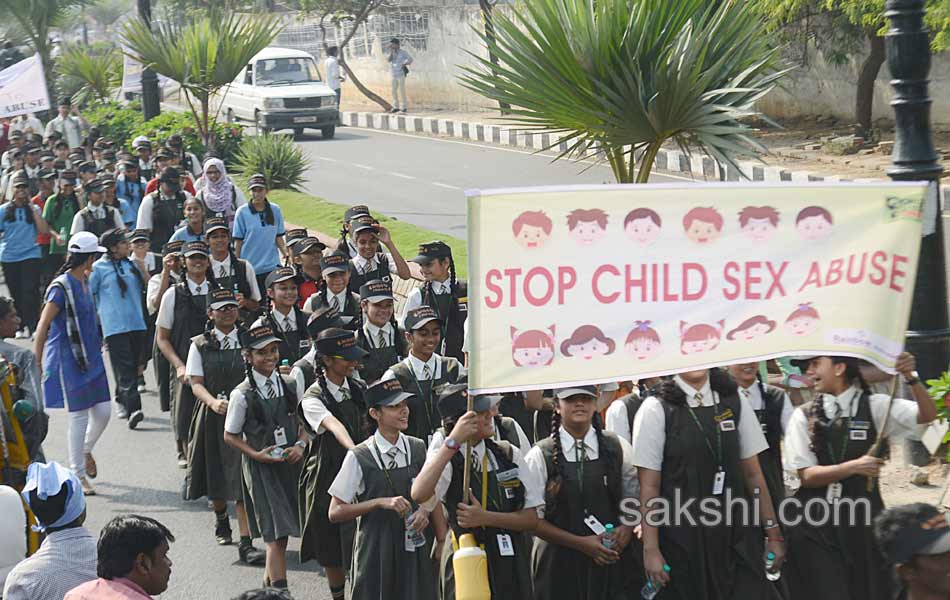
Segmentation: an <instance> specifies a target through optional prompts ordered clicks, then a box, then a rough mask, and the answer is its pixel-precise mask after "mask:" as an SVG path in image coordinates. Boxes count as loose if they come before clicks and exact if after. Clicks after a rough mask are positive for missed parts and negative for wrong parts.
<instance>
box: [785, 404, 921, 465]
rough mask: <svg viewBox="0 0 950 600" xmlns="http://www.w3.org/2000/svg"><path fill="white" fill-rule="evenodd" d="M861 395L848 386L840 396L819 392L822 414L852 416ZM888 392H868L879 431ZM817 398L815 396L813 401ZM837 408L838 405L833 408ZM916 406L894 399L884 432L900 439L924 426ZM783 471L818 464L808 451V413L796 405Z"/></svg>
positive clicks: (787, 432) (809, 442) (856, 409)
mask: <svg viewBox="0 0 950 600" xmlns="http://www.w3.org/2000/svg"><path fill="white" fill-rule="evenodd" d="M860 397H861V390H860V388H858V387H856V386H854V387H850V388H848V389H847V390H845V392H844V393H843V394H841V395H840V396H832V395H831V394H822V396H821V402H822V408H824V411H825V416H826V417H828V418H829V419H832V418H834V417H835V414H836V413H837V414H840V415H841V416H844V417H849V416H850V417H853V416H855V415H856V414H857V411H858V404H859V402H858V399H859V398H860ZM889 398H890V396H889V395H888V394H871V396H870V403H871V418H872V419H874V427H875V428H876V429H877V431H878V435H880V434H881V428H882V427H884V419H885V418H886V416H887V404H888V400H889ZM817 401H818V400H817V399H816V400H815V402H817ZM836 407H837V408H836ZM918 414H919V409H918V407H917V403H916V402H913V401H911V400H904V399H902V398H894V404H893V405H892V406H891V418H890V419H889V420H888V422H887V431H886V432H885V433H886V435H887V436H888V437H890V438H900V437H904V436H907V435H908V434H919V433H921V432H922V431H923V429H924V428H925V427H926V425H924V424H920V423H918V422H917V415H918ZM783 460H784V462H785V470H786V471H790V472H792V473H794V474H796V475H797V474H798V470H799V469H806V468H808V467H814V466H816V465H817V464H818V457H817V456H815V453H814V452H812V450H811V437H810V436H809V435H808V416H807V415H806V414H805V411H804V410H802V407H801V406H799V407H798V408H796V409H795V412H793V413H792V418H791V419H790V420H789V422H788V427H787V428H786V429H785V451H784V453H783Z"/></svg>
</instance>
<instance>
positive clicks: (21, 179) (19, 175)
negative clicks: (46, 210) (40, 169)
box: [10, 171, 30, 187]
mask: <svg viewBox="0 0 950 600" xmlns="http://www.w3.org/2000/svg"><path fill="white" fill-rule="evenodd" d="M10 184H11V185H12V186H13V187H17V186H18V185H27V186H28V185H30V177H29V176H28V175H27V174H26V171H17V172H16V173H14V174H13V178H12V179H10Z"/></svg>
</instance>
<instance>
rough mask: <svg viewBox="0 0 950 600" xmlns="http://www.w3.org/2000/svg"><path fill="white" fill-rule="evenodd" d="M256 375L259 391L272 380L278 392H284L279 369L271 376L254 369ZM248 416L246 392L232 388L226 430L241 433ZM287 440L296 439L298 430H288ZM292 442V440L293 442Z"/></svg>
mask: <svg viewBox="0 0 950 600" xmlns="http://www.w3.org/2000/svg"><path fill="white" fill-rule="evenodd" d="M252 374H253V376H254V385H255V386H257V389H258V391H259V392H260V393H261V394H263V393H264V390H265V389H266V386H267V382H268V381H270V382H271V385H273V386H274V389H275V390H277V394H278V395H281V394H283V393H284V392H283V389H284V388H283V382H282V381H281V379H280V373H279V372H278V371H277V369H274V372H273V373H271V374H270V377H265V376H264V375H261V374H260V373H258V372H257V371H252ZM246 416H247V398H245V397H244V394H243V393H242V392H241V390H239V389H237V388H234V389H233V390H231V397H230V398H228V412H227V414H226V415H225V417H224V430H225V431H227V432H228V433H232V434H234V435H240V434H241V433H242V432H243V431H244V420H245V418H246ZM285 433H286V434H287V440H288V441H290V440H296V439H297V437H296V436H297V432H296V431H287V432H285ZM291 443H292V442H291Z"/></svg>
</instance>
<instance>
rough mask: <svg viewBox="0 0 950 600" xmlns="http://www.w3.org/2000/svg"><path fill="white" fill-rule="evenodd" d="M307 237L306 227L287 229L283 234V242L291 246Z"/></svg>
mask: <svg viewBox="0 0 950 600" xmlns="http://www.w3.org/2000/svg"><path fill="white" fill-rule="evenodd" d="M305 237H307V230H306V229H288V230H287V233H285V234H284V244H286V245H287V247H288V248H293V247H294V244H296V243H297V242H299V241H300V240H302V239H304V238H305Z"/></svg>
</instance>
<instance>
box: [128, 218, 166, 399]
mask: <svg viewBox="0 0 950 600" xmlns="http://www.w3.org/2000/svg"><path fill="white" fill-rule="evenodd" d="M148 237H149V236H148V232H147V231H144V230H142V229H136V230H135V231H133V232H132V233H131V235H129V243H130V244H131V245H132V254H131V255H130V256H129V260H131V261H132V264H133V265H135V267H136V268H137V269H138V270H139V273H141V274H142V280H143V281H144V282H145V288H144V289H143V290H142V301H143V307H144V308H145V341H144V343H143V344H142V346H141V352H140V353H139V376H138V389H139V393H140V394H141V393H144V392H145V391H146V387H145V368H146V367H148V361H149V360H151V358H152V347H153V346H154V345H155V313H156V312H157V309H156V310H155V311H153V310H152V308H151V307H150V305H149V302H148V285H149V284H150V283H151V281H152V277H153V276H155V275H157V274H159V273H161V272H162V257H161V256H159V255H157V254H155V253H153V252H149V250H148V247H149V239H148Z"/></svg>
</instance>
